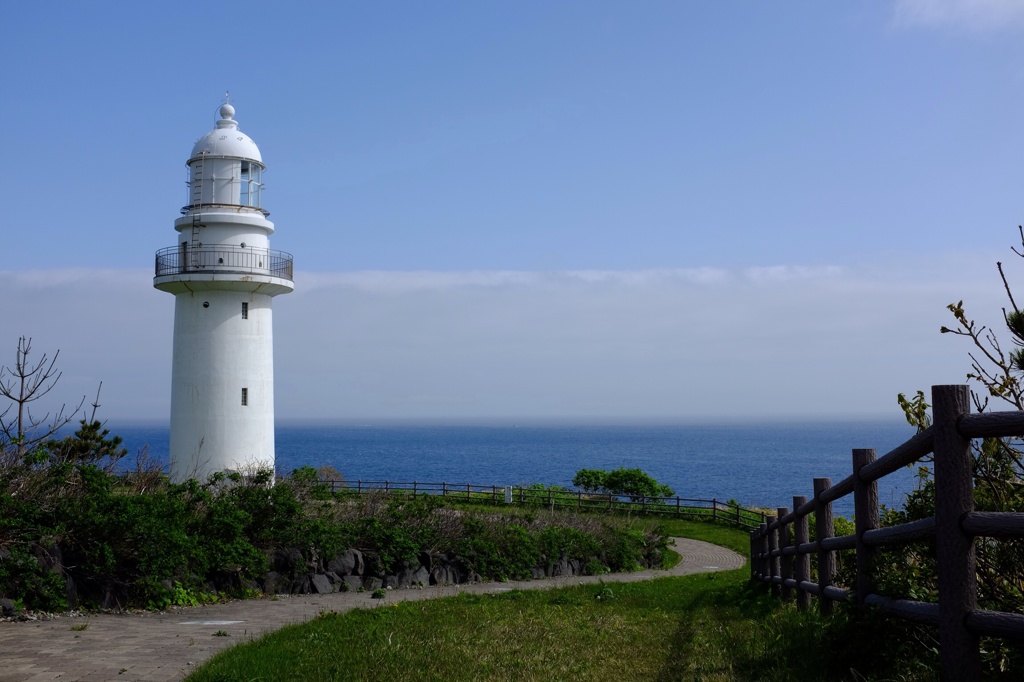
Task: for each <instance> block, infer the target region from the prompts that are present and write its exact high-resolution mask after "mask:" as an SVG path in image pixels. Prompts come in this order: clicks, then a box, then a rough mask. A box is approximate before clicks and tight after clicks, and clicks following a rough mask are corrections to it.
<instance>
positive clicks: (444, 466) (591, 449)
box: [107, 421, 916, 517]
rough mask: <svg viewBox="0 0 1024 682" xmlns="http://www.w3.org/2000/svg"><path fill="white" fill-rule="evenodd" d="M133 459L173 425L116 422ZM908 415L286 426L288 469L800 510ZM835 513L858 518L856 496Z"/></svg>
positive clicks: (899, 435) (910, 476)
mask: <svg viewBox="0 0 1024 682" xmlns="http://www.w3.org/2000/svg"><path fill="white" fill-rule="evenodd" d="M107 428H109V429H110V430H111V432H112V433H116V434H118V435H120V436H121V437H122V438H124V442H125V446H126V447H127V448H128V451H129V457H128V458H126V464H127V463H129V462H134V456H133V455H134V454H135V453H137V452H138V451H139V450H141V449H142V448H144V447H145V448H147V449H148V451H149V454H150V456H151V457H153V458H154V459H155V460H156V461H159V462H162V463H164V464H166V463H167V461H168V441H169V428H168V427H167V426H166V425H152V424H148V425H147V424H137V423H124V424H118V423H115V422H109V423H108V424H107ZM913 434H914V430H913V429H912V428H911V427H910V426H908V425H907V424H906V423H905V422H903V421H850V422H809V423H795V422H794V423H785V422H763V423H762V422H749V423H718V424H569V423H565V424H536V423H535V424H511V423H508V424H486V423H476V424H463V425H454V424H452V425H443V424H430V423H419V424H414V423H406V424H402V423H367V424H352V423H340V424H322V423H318V424H302V423H288V422H284V423H281V424H279V425H278V427H277V431H276V439H277V463H276V467H277V472H278V473H279V474H281V473H289V472H291V471H292V470H293V469H295V468H297V467H299V466H302V465H309V466H312V467H319V466H323V465H329V466H332V467H334V468H335V469H337V470H339V471H340V472H341V473H342V474H343V475H344V477H345V479H346V480H348V481H356V480H364V481H384V480H388V481H396V482H413V481H417V482H425V483H441V482H446V483H455V484H457V483H462V484H466V483H471V484H474V485H499V486H505V485H520V484H530V483H543V484H545V485H563V486H571V485H572V478H573V475H574V474H575V473H576V471H577V470H579V469H582V468H591V469H594V468H596V469H614V468H616V467H620V466H621V467H627V468H634V467H636V468H640V469H643V470H644V471H646V472H647V473H649V474H650V475H652V476H653V477H654V478H656V479H658V481H659V482H661V483H665V484H667V485H669V486H670V487H671V488H672V489H673V490H675V492H676V494H677V495H679V496H680V497H694V498H716V499H719V500H729V499H735V500H737V501H738V502H740V503H742V504H744V505H756V506H758V507H768V508H773V509H774V508H775V507H779V506H786V507H790V506H792V498H793V496H794V495H806V496H808V497H810V496H811V495H812V493H813V487H812V479H813V478H814V477H816V476H828V477H831V478H832V482H833V483H838V482H839V481H840V480H842V479H843V478H845V477H846V476H848V475H849V474H850V471H851V469H850V461H851V454H850V451H851V449H852V448H875V449H876V450H877V451H878V455H879V456H881V455H883V454H885V453H886V452H888V451H889V450H891V449H892V448H894V447H896V446H897V445H899V444H900V443H901V442H903V441H904V440H906V439H908V438H910V437H911V436H912V435H913ZM915 485H916V478H915V471H912V470H911V469H903V470H900V471H898V472H896V473H895V474H892V475H890V476H888V477H887V478H885V479H883V480H882V481H879V500H880V502H882V504H885V505H887V506H898V505H899V504H901V502H902V500H903V496H904V495H905V494H906V493H907V492H908V491H910V490H913V489H914V486H915ZM835 513H836V514H837V515H840V516H847V517H850V516H852V514H853V501H852V496H851V497H847V498H844V499H843V500H839V501H838V502H836V506H835Z"/></svg>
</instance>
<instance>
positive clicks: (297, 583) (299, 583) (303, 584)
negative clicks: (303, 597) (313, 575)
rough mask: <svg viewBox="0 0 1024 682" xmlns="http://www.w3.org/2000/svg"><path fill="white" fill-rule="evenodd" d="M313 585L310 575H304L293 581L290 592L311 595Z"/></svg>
mask: <svg viewBox="0 0 1024 682" xmlns="http://www.w3.org/2000/svg"><path fill="white" fill-rule="evenodd" d="M312 587H313V586H312V584H311V582H310V580H309V574H308V573H306V574H303V575H299V576H296V577H295V580H293V581H292V585H291V588H290V589H289V590H288V591H289V592H291V593H292V594H309V593H310V591H311V590H312Z"/></svg>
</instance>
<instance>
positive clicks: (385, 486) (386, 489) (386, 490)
mask: <svg viewBox="0 0 1024 682" xmlns="http://www.w3.org/2000/svg"><path fill="white" fill-rule="evenodd" d="M390 487H391V484H390V483H389V482H388V481H384V492H388V489H389V488H390Z"/></svg>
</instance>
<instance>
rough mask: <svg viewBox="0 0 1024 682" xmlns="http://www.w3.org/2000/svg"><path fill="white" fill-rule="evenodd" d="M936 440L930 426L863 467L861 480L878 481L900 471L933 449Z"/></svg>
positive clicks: (866, 481)
mask: <svg viewBox="0 0 1024 682" xmlns="http://www.w3.org/2000/svg"><path fill="white" fill-rule="evenodd" d="M934 442H935V437H934V435H933V434H932V427H930V426H929V427H928V428H927V429H925V430H924V431H922V432H921V433H919V434H917V435H916V436H914V437H913V438H911V439H910V440H908V441H906V442H905V443H903V444H902V445H899V446H897V447H895V448H893V449H892V450H890V451H889V452H888V453H886V454H884V455H882V456H881V457H879V458H878V459H876V460H875V461H874V462H872V463H871V464H868V465H867V466H866V467H864V468H863V469H861V471H860V477H861V480H862V481H864V482H865V483H870V482H871V481H877V480H878V479H880V478H882V477H883V476H888V475H889V474H891V473H893V472H894V471H899V470H900V469H902V468H903V467H905V466H909V465H911V464H913V463H914V462H916V461H918V460H919V459H921V458H922V457H924V456H925V455H927V454H929V453H930V452H931V451H932V447H933V444H934Z"/></svg>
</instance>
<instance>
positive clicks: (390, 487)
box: [327, 480, 768, 530]
mask: <svg viewBox="0 0 1024 682" xmlns="http://www.w3.org/2000/svg"><path fill="white" fill-rule="evenodd" d="M327 482H328V483H330V484H331V490H332V491H333V492H349V493H355V494H365V493H371V492H384V493H402V494H406V495H412V496H417V495H439V496H441V497H444V498H450V499H453V500H456V501H464V502H469V503H473V502H476V503H489V504H495V505H497V504H502V503H509V504H516V505H522V506H534V507H547V508H549V509H576V510H579V511H591V512H630V513H641V514H664V515H668V516H674V517H679V518H689V519H700V520H711V521H718V522H722V523H727V524H729V525H733V526H737V527H739V528H744V529H747V530H750V529H753V528H757V527H758V526H760V525H761V524H763V523H764V522H765V521H766V520H767V518H768V517H767V515H766V514H764V513H763V512H760V511H757V510H753V509H746V508H744V507H741V506H739V505H737V504H735V503H733V502H722V501H721V500H718V499H714V498H712V499H710V500H707V499H699V498H687V497H644V496H635V497H629V496H625V495H607V494H601V493H587V492H582V491H578V490H552V489H550V488H528V487H523V486H497V485H473V484H469V483H422V482H418V481H413V482H411V483H409V482H399V481H361V480H359V481H327Z"/></svg>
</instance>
